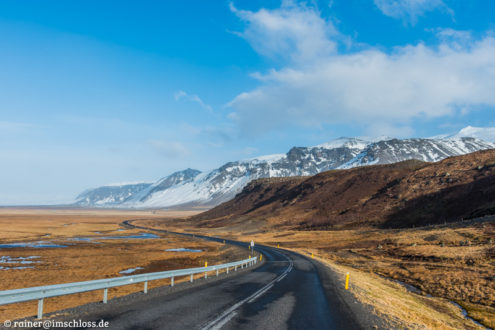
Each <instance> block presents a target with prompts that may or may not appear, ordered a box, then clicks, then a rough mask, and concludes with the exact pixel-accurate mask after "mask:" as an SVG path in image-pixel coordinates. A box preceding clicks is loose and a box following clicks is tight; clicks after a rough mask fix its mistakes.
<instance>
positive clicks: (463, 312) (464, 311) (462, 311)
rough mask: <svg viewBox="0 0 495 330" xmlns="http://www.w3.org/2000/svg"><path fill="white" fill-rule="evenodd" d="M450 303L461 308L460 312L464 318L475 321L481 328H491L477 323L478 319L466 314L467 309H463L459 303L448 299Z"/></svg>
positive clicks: (488, 329)
mask: <svg viewBox="0 0 495 330" xmlns="http://www.w3.org/2000/svg"><path fill="white" fill-rule="evenodd" d="M450 303H451V304H452V305H454V306H456V307H457V308H459V309H460V310H461V313H462V315H464V318H466V319H468V320H470V321H471V322H474V323H476V325H478V326H480V327H482V328H485V329H486V330H492V329H491V328H487V327H485V326H484V325H483V324H481V323H479V322H478V321H476V320H475V319H472V318H470V317H469V316H468V312H467V310H465V309H464V308H463V307H462V306H461V305H459V304H458V303H456V302H454V301H450Z"/></svg>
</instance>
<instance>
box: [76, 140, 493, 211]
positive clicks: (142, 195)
mask: <svg viewBox="0 0 495 330" xmlns="http://www.w3.org/2000/svg"><path fill="white" fill-rule="evenodd" d="M382 139H383V140H382ZM382 139H377V140H375V141H368V140H363V139H358V138H340V139H337V140H334V141H330V142H328V143H325V144H321V145H318V146H314V147H294V148H292V149H290V150H289V152H287V153H286V154H276V155H269V156H263V157H257V158H252V159H247V160H241V161H235V162H229V163H226V164H224V165H223V166H221V167H219V168H217V169H215V170H212V171H210V172H204V173H200V172H199V171H197V170H192V169H187V170H184V171H180V172H176V173H173V174H172V175H170V176H167V177H165V178H163V179H160V180H158V181H157V182H156V183H154V184H152V185H149V186H139V187H135V186H121V188H120V190H118V189H115V188H114V187H112V188H113V189H109V187H100V188H96V189H94V190H89V191H86V192H85V193H83V194H81V195H80V196H79V197H78V199H77V202H76V204H78V205H81V206H98V207H122V208H162V207H172V206H179V205H180V206H208V207H212V206H215V205H218V204H220V203H222V202H225V201H227V200H229V199H232V198H234V197H235V196H236V195H237V194H238V193H239V192H240V191H241V190H242V188H244V187H245V186H246V185H247V184H248V183H249V182H250V181H252V180H253V179H258V178H270V177H294V176H311V175H315V174H317V173H320V172H324V171H328V170H332V169H346V168H354V167H359V166H367V165H376V164H390V163H396V162H400V161H404V160H408V159H418V160H421V161H425V162H435V161H439V160H441V159H444V158H447V157H451V156H457V155H463V154H467V153H471V152H475V151H478V150H484V149H492V148H495V144H494V143H490V142H485V141H482V140H479V139H476V138H472V137H452V138H437V139H402V140H401V139H392V138H382ZM105 193H107V194H105ZM88 196H90V198H88Z"/></svg>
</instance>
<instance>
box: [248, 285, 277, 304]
mask: <svg viewBox="0 0 495 330" xmlns="http://www.w3.org/2000/svg"><path fill="white" fill-rule="evenodd" d="M277 282H278V281H277ZM272 287H273V284H272V285H270V286H269V287H268V288H266V289H264V290H263V291H261V292H260V293H258V294H257V295H256V296H254V297H253V298H251V299H249V301H248V304H250V303H252V302H253V301H255V300H256V299H257V298H258V297H259V296H261V295H262V294H263V293H265V292H267V291H268V290H270V289H271V288H272Z"/></svg>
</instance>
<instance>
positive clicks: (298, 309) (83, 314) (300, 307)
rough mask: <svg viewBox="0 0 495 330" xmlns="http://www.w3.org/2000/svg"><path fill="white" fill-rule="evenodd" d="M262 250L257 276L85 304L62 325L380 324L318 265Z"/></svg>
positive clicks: (294, 326)
mask: <svg viewBox="0 0 495 330" xmlns="http://www.w3.org/2000/svg"><path fill="white" fill-rule="evenodd" d="M125 224H126V225H131V226H133V225H132V224H131V223H129V222H125ZM136 227H137V228H142V229H147V230H152V229H151V228H146V227H138V226H136ZM155 231H156V230H155ZM181 235H189V234H181ZM195 237H198V235H195ZM199 237H201V238H205V239H210V240H220V239H218V238H210V237H205V236H199ZM227 243H229V244H234V245H240V246H243V247H245V246H246V243H241V242H236V241H228V240H227ZM256 250H257V251H259V252H260V253H261V254H263V258H264V259H265V260H264V263H263V264H262V265H261V266H259V267H257V268H255V269H254V270H252V271H251V270H249V269H248V270H247V271H243V272H239V275H237V276H229V277H225V278H223V279H219V280H216V281H205V280H197V281H196V282H197V283H199V282H203V284H202V285H199V286H198V285H195V286H194V287H187V286H188V284H178V285H177V286H176V287H179V286H180V285H183V286H184V289H182V290H177V291H174V292H170V291H168V292H166V290H165V291H163V293H160V292H155V293H153V290H151V291H150V293H149V294H148V295H144V294H135V295H133V296H134V297H132V299H131V298H129V299H115V301H112V300H110V301H109V303H108V304H107V305H103V304H90V305H86V306H83V307H80V308H76V309H73V310H71V312H70V316H68V317H64V319H73V318H76V319H77V318H82V319H83V320H100V319H105V320H108V321H110V326H111V329H365V328H368V329H371V328H372V327H373V326H374V325H377V324H380V320H377V319H375V318H374V317H373V316H372V315H371V313H370V312H369V310H367V309H366V308H365V307H363V306H362V305H360V304H358V303H357V302H356V301H354V298H353V297H352V296H351V295H350V294H349V292H344V290H343V289H342V288H341V286H342V284H341V283H340V282H339V283H336V279H335V275H334V274H333V273H332V272H330V271H329V270H328V269H327V268H326V267H324V266H323V265H321V264H320V263H319V262H316V261H314V260H312V259H311V258H307V257H305V256H301V255H299V254H296V253H293V252H288V251H284V250H280V249H275V248H271V247H266V246H256ZM231 273H232V272H231ZM223 276H225V275H223ZM159 290H160V289H158V290H157V291H159Z"/></svg>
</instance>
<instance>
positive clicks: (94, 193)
mask: <svg viewBox="0 0 495 330" xmlns="http://www.w3.org/2000/svg"><path fill="white" fill-rule="evenodd" d="M149 186H151V183H147V182H142V183H130V184H125V183H124V184H121V185H119V184H109V185H106V186H103V187H98V188H94V189H88V190H85V191H83V192H82V193H81V194H79V196H77V197H76V200H77V205H79V206H118V205H119V204H121V203H123V202H124V201H125V200H126V199H128V198H129V197H131V196H133V195H134V194H137V193H138V192H140V191H142V190H143V189H146V188H147V187H149Z"/></svg>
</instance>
